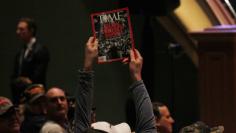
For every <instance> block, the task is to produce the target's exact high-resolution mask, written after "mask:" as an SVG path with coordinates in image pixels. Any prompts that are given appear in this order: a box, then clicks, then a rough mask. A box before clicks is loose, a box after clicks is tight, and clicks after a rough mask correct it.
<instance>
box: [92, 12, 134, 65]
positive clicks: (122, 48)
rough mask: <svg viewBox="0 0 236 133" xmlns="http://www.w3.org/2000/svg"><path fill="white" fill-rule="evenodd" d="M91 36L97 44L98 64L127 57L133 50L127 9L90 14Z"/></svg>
mask: <svg viewBox="0 0 236 133" xmlns="http://www.w3.org/2000/svg"><path fill="white" fill-rule="evenodd" d="M91 20H92V28H93V34H94V36H95V38H97V39H98V40H99V42H98V63H106V62H113V61H119V60H122V59H124V58H128V57H129V50H130V49H133V48H134V40H133V33H132V28H131V21H130V15H129V10H128V8H122V9H117V10H112V11H105V12H99V13H93V14H91Z"/></svg>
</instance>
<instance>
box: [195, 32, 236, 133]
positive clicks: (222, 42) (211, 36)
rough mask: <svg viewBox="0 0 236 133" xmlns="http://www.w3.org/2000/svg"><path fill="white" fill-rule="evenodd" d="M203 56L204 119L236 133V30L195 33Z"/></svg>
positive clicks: (201, 104) (201, 91)
mask: <svg viewBox="0 0 236 133" xmlns="http://www.w3.org/2000/svg"><path fill="white" fill-rule="evenodd" d="M191 36H192V37H193V38H194V39H195V40H196V41H197V45H198V56H199V107H200V119H201V121H203V122H205V123H206V124H208V125H209V126H217V125H223V126H224V128H225V133H236V31H234V30H227V31H226V30H224V31H220V30H213V31H203V32H194V33H191Z"/></svg>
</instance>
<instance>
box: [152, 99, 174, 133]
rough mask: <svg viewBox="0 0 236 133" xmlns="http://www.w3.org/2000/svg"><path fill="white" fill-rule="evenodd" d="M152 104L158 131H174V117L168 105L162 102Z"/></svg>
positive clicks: (162, 132)
mask: <svg viewBox="0 0 236 133" xmlns="http://www.w3.org/2000/svg"><path fill="white" fill-rule="evenodd" d="M152 105H153V112H154V115H155V120H156V128H157V131H160V132H161V133H172V130H173V129H172V124H173V123H174V119H173V118H172V117H171V115H170V111H169V109H168V107H167V106H166V105H165V104H163V103H160V102H153V103H152Z"/></svg>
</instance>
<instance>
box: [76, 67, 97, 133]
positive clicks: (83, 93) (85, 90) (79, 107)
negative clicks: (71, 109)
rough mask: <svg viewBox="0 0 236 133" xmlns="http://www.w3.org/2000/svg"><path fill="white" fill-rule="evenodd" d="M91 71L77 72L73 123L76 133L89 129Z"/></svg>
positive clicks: (92, 76)
mask: <svg viewBox="0 0 236 133" xmlns="http://www.w3.org/2000/svg"><path fill="white" fill-rule="evenodd" d="M93 78H94V74H93V71H90V72H84V71H79V87H78V89H77V90H76V108H75V123H76V133H82V132H84V131H85V130H86V129H88V128H89V127H90V117H91V116H90V114H91V108H92V100H93V86H94V85H93Z"/></svg>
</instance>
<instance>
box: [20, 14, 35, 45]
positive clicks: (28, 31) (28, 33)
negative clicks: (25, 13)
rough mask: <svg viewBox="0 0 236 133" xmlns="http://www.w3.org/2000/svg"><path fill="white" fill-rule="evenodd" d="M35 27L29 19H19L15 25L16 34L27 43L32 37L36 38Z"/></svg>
mask: <svg viewBox="0 0 236 133" xmlns="http://www.w3.org/2000/svg"><path fill="white" fill-rule="evenodd" d="M36 32H37V26H36V24H35V21H34V20H33V19H31V18H21V19H20V20H19V22H18V25H17V30H16V33H17V35H18V36H19V38H20V39H21V40H23V41H25V42H29V41H30V39H31V38H32V37H35V36H36Z"/></svg>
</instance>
